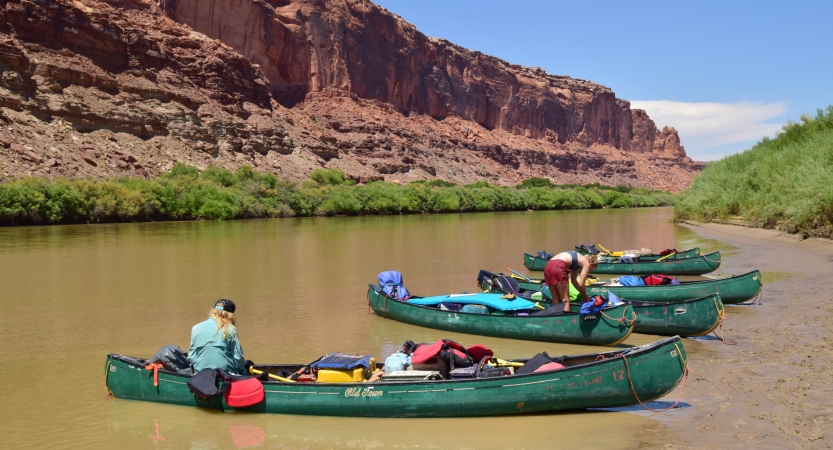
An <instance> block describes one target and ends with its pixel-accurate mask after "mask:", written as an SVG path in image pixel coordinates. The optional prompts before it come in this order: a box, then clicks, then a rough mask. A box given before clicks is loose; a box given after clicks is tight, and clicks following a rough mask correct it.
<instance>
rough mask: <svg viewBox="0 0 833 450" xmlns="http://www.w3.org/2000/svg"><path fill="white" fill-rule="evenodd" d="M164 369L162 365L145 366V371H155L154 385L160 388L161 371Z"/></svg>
mask: <svg viewBox="0 0 833 450" xmlns="http://www.w3.org/2000/svg"><path fill="white" fill-rule="evenodd" d="M161 368H162V364H159V363H153V364H148V365H146V366H145V370H152V371H153V385H154V386H159V369H161Z"/></svg>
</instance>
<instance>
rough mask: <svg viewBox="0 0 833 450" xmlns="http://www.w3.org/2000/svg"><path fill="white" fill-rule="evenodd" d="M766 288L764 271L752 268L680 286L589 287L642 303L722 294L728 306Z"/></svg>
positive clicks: (594, 291)
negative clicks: (732, 274)
mask: <svg viewBox="0 0 833 450" xmlns="http://www.w3.org/2000/svg"><path fill="white" fill-rule="evenodd" d="M761 289H763V281H762V279H761V272H760V271H758V270H753V271H752V272H749V273H745V274H743V275H737V276H734V277H729V278H721V279H716V280H697V281H681V282H680V284H679V285H678V286H675V285H663V286H588V287H587V295H600V294H605V293H607V292H613V293H614V294H616V295H618V296H619V297H621V298H623V299H626V300H638V301H643V302H660V303H661V302H676V301H681V300H686V299H690V298H697V297H703V296H706V295H710V294H715V293H716V294H720V299H721V300H722V301H723V303H724V304H726V305H734V304H738V303H743V302H745V301H747V300H751V299H753V298H755V297H756V296H757V295H758V293H759V292H760V291H761Z"/></svg>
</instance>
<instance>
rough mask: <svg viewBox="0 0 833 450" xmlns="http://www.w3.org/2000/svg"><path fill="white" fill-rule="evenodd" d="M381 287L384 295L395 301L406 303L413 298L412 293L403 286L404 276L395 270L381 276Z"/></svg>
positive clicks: (385, 272) (379, 277)
mask: <svg viewBox="0 0 833 450" xmlns="http://www.w3.org/2000/svg"><path fill="white" fill-rule="evenodd" d="M378 280H379V287H381V288H382V289H381V290H382V294H384V295H385V296H386V297H388V298H392V299H394V300H399V301H402V302H404V301H406V300H408V299H409V298H411V293H410V292H408V290H407V289H405V286H403V285H402V274H401V273H399V272H397V271H395V270H387V271H384V272H382V273H380V274H379V276H378Z"/></svg>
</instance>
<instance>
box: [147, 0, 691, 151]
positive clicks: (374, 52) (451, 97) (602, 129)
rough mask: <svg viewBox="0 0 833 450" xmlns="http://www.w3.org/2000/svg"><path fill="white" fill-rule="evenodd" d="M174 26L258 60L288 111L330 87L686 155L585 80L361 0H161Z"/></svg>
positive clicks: (495, 123) (671, 133)
mask: <svg viewBox="0 0 833 450" xmlns="http://www.w3.org/2000/svg"><path fill="white" fill-rule="evenodd" d="M160 6H161V7H162V8H163V9H164V11H165V14H167V15H168V16H169V17H171V18H172V19H174V20H175V21H177V22H181V23H184V24H187V25H189V26H190V27H192V28H193V29H195V30H197V31H199V32H201V33H204V34H206V35H208V36H210V37H212V38H216V39H219V40H220V41H222V42H223V43H225V44H227V45H229V46H230V47H232V48H234V49H235V50H237V51H238V52H240V53H241V54H243V55H244V56H246V57H247V58H249V59H250V60H251V61H253V62H255V63H257V64H258V65H259V66H260V68H261V70H262V71H263V73H264V75H265V76H266V77H267V78H268V79H269V88H270V90H271V92H272V93H273V95H274V97H275V98H276V99H278V100H279V101H280V102H281V103H282V104H284V105H285V106H290V107H291V106H294V105H295V104H297V103H299V102H301V101H303V100H304V99H305V98H306V96H307V94H309V93H310V92H317V91H324V90H327V89H336V90H341V91H347V92H350V93H352V94H355V95H357V96H358V97H360V98H364V99H371V100H378V101H381V102H385V103H389V104H391V105H393V106H394V107H396V108H397V109H399V110H401V111H406V112H415V113H420V114H427V115H429V116H431V117H433V118H435V119H445V118H446V117H448V116H450V115H453V116H457V117H460V118H463V119H466V120H470V121H473V122H475V123H477V124H479V125H481V126H482V127H484V128H486V129H488V130H495V129H498V130H504V131H507V132H510V133H513V134H517V135H521V136H525V137H528V138H533V139H541V140H547V141H549V142H552V143H561V144H565V143H568V142H574V143H578V144H581V145H583V146H591V145H594V144H596V145H607V146H611V147H614V148H617V149H622V150H624V151H628V152H638V153H650V152H658V153H662V154H664V155H667V156H669V157H684V156H685V150H684V148H683V147H682V146H681V145H680V142H679V137H678V136H677V132H676V130H674V129H673V128H664V129H663V130H662V131H659V130H657V128H656V126H655V124H654V122H653V121H652V120H651V119H650V118H649V117H648V115H647V114H645V112H644V111H640V110H631V109H630V103H629V102H627V101H625V100H621V99H618V98H616V96H615V94H614V93H613V91H611V90H610V89H609V88H607V87H604V86H601V85H598V84H596V83H592V82H590V81H586V80H576V79H572V78H569V77H564V76H554V75H548V74H547V73H546V72H544V71H543V70H541V69H537V68H526V67H521V66H517V65H513V64H509V63H507V62H505V61H503V60H500V59H498V58H495V57H492V56H488V55H484V54H482V53H480V52H476V51H471V50H467V49H465V48H462V47H460V46H457V45H454V44H452V43H450V42H448V41H445V40H441V39H435V38H430V37H427V36H425V35H424V34H422V33H420V32H419V31H418V30H417V29H416V28H415V27H414V26H413V25H412V24H410V23H408V22H406V21H405V20H403V19H401V18H400V17H399V16H397V15H395V14H392V13H390V12H388V11H387V10H385V9H384V8H382V7H380V6H378V5H375V4H373V3H371V2H369V1H364V0H328V1H324V0H271V1H265V0H254V1H252V0H212V1H199V0H161V3H160Z"/></svg>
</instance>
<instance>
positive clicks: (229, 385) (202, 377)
mask: <svg viewBox="0 0 833 450" xmlns="http://www.w3.org/2000/svg"><path fill="white" fill-rule="evenodd" d="M220 381H222V382H223V384H222V385H220V383H219V382H220ZM187 384H188V390H189V391H191V392H192V393H194V394H195V395H196V396H197V398H198V399H199V400H200V401H206V402H207V403H209V404H211V401H212V400H215V399H217V400H219V397H220V395H223V396H224V397H225V399H226V403H227V404H228V405H229V406H231V407H234V408H244V407H246V406H252V405H255V404H258V403H260V402H262V401H263V399H264V398H265V393H264V390H263V384H262V383H261V382H260V380H258V379H257V378H256V377H251V376H237V375H231V374H229V373H227V372H225V371H223V370H220V369H203V370H200V371H199V372H197V373H196V375H194V376H192V377H191V378H189V379H188V383H187ZM219 403H220V410H221V411H223V402H222V401H220V402H219Z"/></svg>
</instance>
